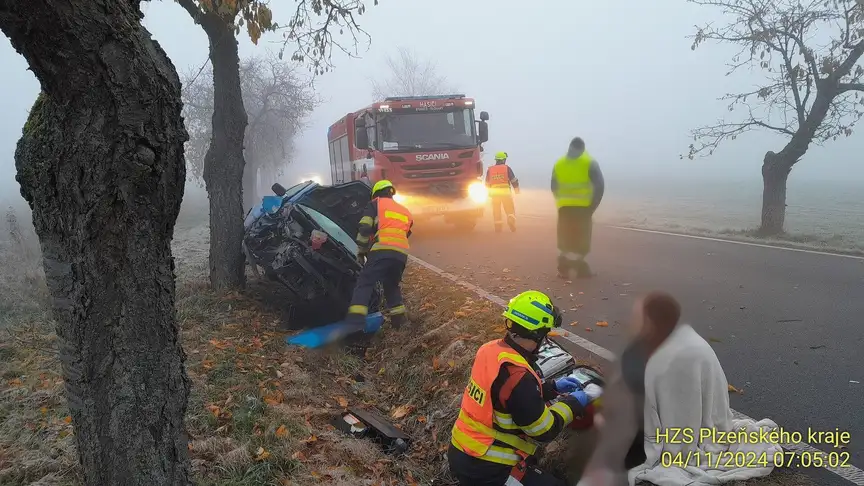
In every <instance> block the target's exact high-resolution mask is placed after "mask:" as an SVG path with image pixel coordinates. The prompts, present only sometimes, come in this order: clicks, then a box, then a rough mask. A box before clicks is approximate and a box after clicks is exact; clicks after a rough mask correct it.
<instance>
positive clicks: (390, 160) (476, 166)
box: [327, 94, 489, 230]
mask: <svg viewBox="0 0 864 486" xmlns="http://www.w3.org/2000/svg"><path fill="white" fill-rule="evenodd" d="M479 118H480V119H479V120H475V118H474V100H473V99H471V98H466V97H465V95H463V94H452V95H435V96H402V97H389V98H385V99H384V100H383V101H380V102H377V103H373V104H371V105H369V106H367V107H366V108H363V109H361V110H359V111H356V112H353V113H349V114H347V115H345V116H344V117H342V118H341V119H339V120H338V121H337V122H336V123H334V124H333V125H331V126H330V128H329V130H328V134H327V139H328V142H329V144H330V175H331V178H332V181H333V184H340V183H343V182H348V181H352V180H363V181H365V182H367V183H368V184H370V185H371V184H374V183H375V182H377V181H379V180H382V179H388V180H390V181H391V182H393V185H395V186H396V191H397V194H396V197H395V199H396V200H397V201H398V202H400V203H401V204H403V205H405V206H406V207H407V208H408V209H410V210H411V212H412V214H413V215H414V218H415V220H417V221H422V220H424V219H428V218H435V217H442V218H443V219H444V220H445V221H446V222H448V223H453V224H456V225H457V226H458V227H459V228H461V229H464V230H470V229H473V228H474V226H475V225H476V224H477V220H479V219H480V218H481V217H482V216H483V211H484V209H485V207H486V202H487V199H488V193H487V191H486V186H485V184H484V182H483V174H484V167H483V161H482V158H481V152H482V151H483V146H482V144H483V143H485V142H486V141H488V139H489V128H488V124H487V121H488V120H489V114H488V113H486V112H485V111H481V112H480V114H479Z"/></svg>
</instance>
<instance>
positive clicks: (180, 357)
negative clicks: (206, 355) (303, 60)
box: [0, 0, 190, 486]
mask: <svg viewBox="0 0 864 486" xmlns="http://www.w3.org/2000/svg"><path fill="white" fill-rule="evenodd" d="M138 5H139V2H138V1H136V0H114V1H110V2H109V1H107V0H62V1H61V0H0V29H2V31H3V32H4V33H5V34H6V35H7V36H8V37H9V39H10V40H11V41H12V45H13V46H14V47H15V49H16V50H17V51H18V52H20V53H21V54H23V55H24V57H25V58H27V61H28V63H29V65H30V68H31V70H32V71H33V72H34V74H35V75H36V77H37V78H38V79H39V81H40V83H41V85H42V90H43V92H44V93H43V94H42V95H40V97H39V98H38V99H37V101H36V103H35V104H34V106H33V110H32V111H31V113H30V117H29V119H28V120H27V124H26V125H25V127H24V130H23V136H22V138H21V140H20V141H19V142H18V146H17V149H16V151H15V163H16V167H17V170H18V175H17V180H18V182H19V183H20V184H21V193H22V195H23V196H24V197H25V198H26V199H27V202H28V203H29V205H30V207H31V209H32V210H33V223H34V226H35V229H36V233H37V234H38V236H39V241H40V244H41V247H42V253H43V265H44V268H45V276H46V280H47V283H48V286H49V289H50V292H51V297H52V305H53V312H54V317H55V319H56V331H57V336H58V339H59V348H60V353H59V359H60V362H61V364H62V369H63V377H64V380H65V388H66V397H67V399H68V405H69V410H70V412H71V415H72V425H73V427H74V429H75V440H76V445H77V449H78V454H79V458H80V462H81V466H82V469H83V473H84V482H85V484H87V485H93V486H96V485H98V486H112V485H117V486H120V485H124V486H125V485H133V486H138V485H141V486H143V485H148V486H149V485H153V486H156V485H186V484H190V480H189V458H188V451H187V445H188V438H187V436H186V434H185V429H184V425H183V417H184V414H185V411H186V400H187V397H188V394H189V379H188V377H187V375H186V372H185V369H184V365H183V364H184V360H185V355H184V353H183V350H182V348H181V346H180V342H179V340H178V339H179V336H178V329H177V324H176V321H175V317H176V315H175V310H174V298H175V295H174V291H175V288H174V272H173V270H174V262H173V258H172V256H171V238H172V233H173V230H174V223H175V220H176V218H177V214H178V212H179V210H180V201H181V199H182V197H183V187H184V186H183V183H184V179H185V165H184V161H183V143H184V142H185V141H186V139H187V138H188V137H187V135H186V130H185V129H184V127H183V121H182V119H181V118H180V110H181V106H182V105H181V102H180V81H179V79H178V77H177V73H176V71H175V69H174V66H173V65H172V64H171V61H170V60H169V59H168V57H167V56H166V55H165V53H164V51H163V50H162V49H161V47H160V46H159V45H158V44H157V43H156V42H155V41H153V40H151V39H150V34H149V32H147V31H146V30H145V29H144V28H143V27H142V26H141V23H140V18H141V13H140V11H139V9H138Z"/></svg>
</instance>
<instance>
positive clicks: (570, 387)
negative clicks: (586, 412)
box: [555, 376, 582, 393]
mask: <svg viewBox="0 0 864 486" xmlns="http://www.w3.org/2000/svg"><path fill="white" fill-rule="evenodd" d="M581 389H582V384H580V383H579V380H577V379H576V378H573V377H572V376H565V377H564V378H558V379H557V380H555V390H556V391H557V392H558V393H570V392H573V391H576V390H581Z"/></svg>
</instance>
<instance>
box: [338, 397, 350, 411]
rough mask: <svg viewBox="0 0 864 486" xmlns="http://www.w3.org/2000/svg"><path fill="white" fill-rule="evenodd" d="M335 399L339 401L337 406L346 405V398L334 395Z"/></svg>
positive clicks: (345, 406) (344, 406)
mask: <svg viewBox="0 0 864 486" xmlns="http://www.w3.org/2000/svg"><path fill="white" fill-rule="evenodd" d="M336 401H337V402H339V406H340V407H342V408H347V407H348V399H347V398H345V397H336Z"/></svg>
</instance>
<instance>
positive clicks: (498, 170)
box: [486, 152, 519, 233]
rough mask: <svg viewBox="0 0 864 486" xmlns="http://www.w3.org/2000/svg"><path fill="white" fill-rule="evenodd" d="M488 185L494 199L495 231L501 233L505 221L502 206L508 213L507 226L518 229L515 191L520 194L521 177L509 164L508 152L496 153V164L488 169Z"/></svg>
mask: <svg viewBox="0 0 864 486" xmlns="http://www.w3.org/2000/svg"><path fill="white" fill-rule="evenodd" d="M486 187H487V188H488V189H489V198H490V199H491V201H492V219H493V220H494V221H495V232H496V233H500V232H501V227H502V226H503V224H504V223H503V222H502V221H501V208H504V213H505V214H506V215H507V226H509V227H510V231H516V206H515V204H513V194H512V193H511V192H510V191H511V189H510V188H511V187H512V188H513V189H512V190H513V192H515V193H516V194H519V179H517V178H516V174H514V173H513V169H511V168H510V166H509V165H507V152H498V153H497V154H495V165H493V166H492V167H489V168H488V169H486Z"/></svg>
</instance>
